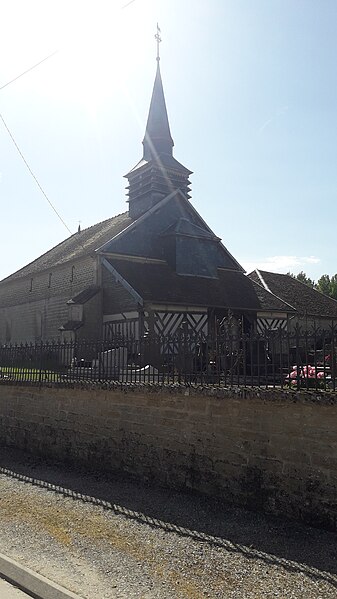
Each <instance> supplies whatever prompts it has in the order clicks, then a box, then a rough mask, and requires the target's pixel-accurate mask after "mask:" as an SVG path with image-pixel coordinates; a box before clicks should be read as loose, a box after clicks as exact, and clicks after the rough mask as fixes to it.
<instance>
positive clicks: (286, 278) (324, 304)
mask: <svg viewBox="0 0 337 599" xmlns="http://www.w3.org/2000/svg"><path fill="white" fill-rule="evenodd" d="M259 275H260V276H259ZM248 276H249V278H250V279H251V280H252V281H255V282H257V283H260V284H264V285H266V287H267V288H268V289H269V290H270V291H271V292H272V293H274V294H275V295H276V296H278V297H279V298H281V299H282V300H283V301H285V302H287V303H288V304H290V305H291V306H293V307H294V309H295V310H296V311H297V312H299V313H300V314H301V315H304V314H307V315H308V316H321V317H328V318H337V301H336V300H334V299H332V298H330V297H328V296H326V295H323V293H321V292H320V291H317V290H316V289H312V288H311V287H309V286H308V285H306V284H305V283H302V282H301V281H298V280H297V279H294V277H291V276H290V275H284V274H279V273H274V272H268V271H265V270H254V271H253V272H251V273H250V274H249V275H248Z"/></svg>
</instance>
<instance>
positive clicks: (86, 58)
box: [0, 0, 155, 111]
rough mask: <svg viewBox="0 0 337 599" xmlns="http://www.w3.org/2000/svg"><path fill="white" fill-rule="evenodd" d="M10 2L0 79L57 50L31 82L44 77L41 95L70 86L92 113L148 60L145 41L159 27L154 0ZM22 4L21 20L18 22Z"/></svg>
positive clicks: (1, 32) (1, 31)
mask: <svg viewBox="0 0 337 599" xmlns="http://www.w3.org/2000/svg"><path fill="white" fill-rule="evenodd" d="M9 4H11V6H12V8H11V9H10V8H8V10H7V15H6V17H7V29H6V27H5V25H4V21H2V26H1V25H0V37H2V42H1V41H0V48H1V47H3V48H4V49H5V48H6V52H2V55H5V56H6V61H5V62H6V65H5V68H2V69H1V72H0V76H1V79H0V83H5V82H6V81H5V80H6V78H8V79H10V78H11V77H13V76H16V75H17V74H18V73H19V72H20V71H23V70H25V69H26V68H27V67H28V68H29V66H31V64H34V63H36V62H38V61H39V60H41V59H42V58H44V57H45V56H47V55H48V54H50V53H52V52H54V51H55V50H57V51H58V53H57V56H56V57H53V58H52V59H50V60H51V62H49V63H48V68H47V67H46V68H44V71H43V77H41V76H39V75H40V73H39V71H38V69H37V70H36V71H34V75H33V76H32V77H31V78H30V82H31V85H32V86H33V85H39V82H40V81H41V86H42V81H43V84H44V86H45V87H44V91H42V93H46V94H47V93H51V91H50V90H51V89H52V90H53V94H55V93H57V94H58V95H60V96H61V95H63V93H64V92H65V90H66V93H67V97H68V99H69V100H70V101H71V100H73V101H77V102H79V103H81V104H83V105H85V107H86V108H87V109H88V110H90V111H91V110H95V106H96V105H97V104H98V105H99V103H100V101H102V98H104V97H107V96H110V95H113V94H115V93H116V88H117V87H121V86H122V87H123V85H124V84H125V80H126V79H127V76H129V75H130V70H131V71H132V69H136V68H137V66H139V64H140V62H141V61H143V60H144V49H145V50H146V46H147V41H145V43H144V40H147V39H149V40H151V38H152V36H153V30H154V27H155V17H154V14H155V9H154V0H142V1H141V2H139V1H138V0H134V1H133V2H128V1H127V0H96V1H93V0H87V1H80V0H72V1H69V0H68V1H65V0H59V1H58V2H56V1H55V2H54V1H51V2H48V3H46V2H41V1H34V0H31V2H30V3H22V4H21V3H20V2H19V3H18V2H16V1H15V0H14V2H13V4H12V3H9ZM28 4H29V10H28ZM19 5H20V11H21V16H22V18H20V21H19V22H18V23H17V20H16V13H17V11H18V10H19ZM5 21H6V19H5ZM11 23H12V24H13V27H11V26H10V24H11ZM14 25H15V27H14ZM13 31H14V34H13ZM6 35H7V39H6ZM39 68H40V67H39ZM40 72H41V71H40ZM28 84H29V83H28Z"/></svg>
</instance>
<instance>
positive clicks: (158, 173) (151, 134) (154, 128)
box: [125, 25, 192, 219]
mask: <svg viewBox="0 0 337 599" xmlns="http://www.w3.org/2000/svg"><path fill="white" fill-rule="evenodd" d="M155 38H156V41H157V59H156V60H157V70H156V77H155V81H154V85H153V91H152V98H151V103H150V109H149V115H148V119H147V124H146V130H145V136H144V139H143V157H142V159H141V160H140V162H138V164H136V166H135V167H134V168H133V169H131V170H130V171H129V172H128V173H127V174H126V175H125V177H126V178H127V179H128V182H129V185H128V187H127V190H128V200H127V201H128V202H129V215H130V216H131V218H135V219H136V218H138V217H139V216H141V215H142V214H144V213H145V212H146V211H147V210H149V209H150V208H152V207H153V206H154V205H155V204H157V203H158V202H160V200H162V199H163V198H164V197H166V196H167V195H169V194H170V193H171V192H172V191H174V190H176V189H180V190H181V191H182V193H183V194H184V195H185V196H186V197H187V198H189V197H190V181H189V176H190V175H191V174H192V171H190V170H188V169H187V168H186V167H185V166H183V165H182V164H180V162H178V161H177V160H176V159H175V158H174V157H173V146H174V142H173V139H172V136H171V132H170V125H169V120H168V115H167V109H166V102H165V96H164V90H163V83H162V79H161V73H160V64H159V63H160V56H159V44H160V42H161V37H160V29H159V27H158V25H157V33H156V35H155Z"/></svg>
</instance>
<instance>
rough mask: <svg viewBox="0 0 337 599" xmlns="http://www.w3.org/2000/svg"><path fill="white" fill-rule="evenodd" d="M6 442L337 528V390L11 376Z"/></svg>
mask: <svg viewBox="0 0 337 599" xmlns="http://www.w3.org/2000/svg"><path fill="white" fill-rule="evenodd" d="M0 443H2V444H6V445H9V446H16V447H19V448H23V449H26V450H28V451H31V452H35V453H39V454H43V455H47V456H51V457H53V458H57V459H61V460H65V461H69V460H70V461H71V462H73V463H76V462H78V463H82V464H86V465H89V466H90V467H94V468H96V469H102V470H104V471H105V472H107V473H109V472H113V471H116V470H122V471H125V472H128V473H132V474H135V475H137V476H140V477H142V478H145V479H148V480H155V481H156V482H157V483H159V484H163V485H169V486H170V487H175V488H189V489H195V490H196V491H200V492H202V493H207V494H212V495H214V496H220V497H223V498H224V499H225V500H227V501H230V502H233V503H235V504H238V505H244V506H248V507H251V508H253V509H262V510H265V511H268V512H271V513H274V514H280V515H285V516H287V517H290V518H296V519H300V520H304V521H306V522H309V523H313V524H315V525H319V526H324V527H328V528H331V529H336V528H337V526H336V516H337V504H336V497H337V401H336V398H335V397H334V396H333V395H332V394H328V393H323V392H322V393H317V392H312V393H311V392H299V393H297V392H292V391H280V390H279V391H277V390H270V391H262V390H248V389H247V390H241V391H239V392H235V391H233V390H230V389H197V388H195V389H194V388H183V387H179V386H172V387H162V388H160V387H156V386H149V387H146V386H132V385H131V386H125V387H123V386H121V385H120V384H118V385H116V386H111V387H110V388H109V387H108V386H105V388H103V387H100V386H97V385H88V386H83V385H82V386H81V385H80V384H78V385H77V386H76V385H73V386H72V388H70V387H67V386H66V385H65V386H63V387H61V386H59V387H52V386H51V387H40V388H39V387H34V386H18V385H14V384H13V385H10V384H3V383H2V384H1V385H0Z"/></svg>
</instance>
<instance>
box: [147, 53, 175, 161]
mask: <svg viewBox="0 0 337 599" xmlns="http://www.w3.org/2000/svg"><path fill="white" fill-rule="evenodd" d="M143 146H144V154H143V158H144V160H147V161H149V160H156V159H157V158H158V157H161V156H162V155H166V156H173V152H172V149H173V146H174V143H173V139H172V136H171V132H170V125H169V120H168V116H167V109H166V102H165V96H164V90H163V83H162V80H161V74H160V66H159V60H158V62H157V72H156V78H155V80H154V86H153V91H152V98H151V103H150V110H149V116H148V119H147V124H146V130H145V137H144V140H143Z"/></svg>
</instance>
